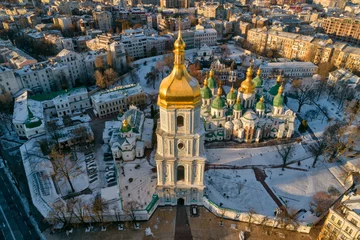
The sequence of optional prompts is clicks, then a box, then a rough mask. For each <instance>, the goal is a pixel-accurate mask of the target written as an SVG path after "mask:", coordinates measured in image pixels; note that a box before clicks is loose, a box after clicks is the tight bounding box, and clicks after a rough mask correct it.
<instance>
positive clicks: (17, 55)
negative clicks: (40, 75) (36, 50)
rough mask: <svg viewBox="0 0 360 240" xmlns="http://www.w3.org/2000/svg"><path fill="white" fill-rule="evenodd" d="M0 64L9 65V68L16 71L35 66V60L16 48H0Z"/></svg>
mask: <svg viewBox="0 0 360 240" xmlns="http://www.w3.org/2000/svg"><path fill="white" fill-rule="evenodd" d="M0 62H1V63H9V65H10V67H12V68H14V69H18V68H22V67H23V66H26V65H29V64H35V63H37V60H36V59H34V58H33V57H31V56H30V55H28V54H26V53H24V52H23V51H21V50H20V49H18V48H16V47H0Z"/></svg>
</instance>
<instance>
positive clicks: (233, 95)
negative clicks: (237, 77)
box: [226, 91, 237, 100]
mask: <svg viewBox="0 0 360 240" xmlns="http://www.w3.org/2000/svg"><path fill="white" fill-rule="evenodd" d="M236 96H237V93H236V91H230V92H229V93H228V94H227V95H226V99H228V100H235V99H236Z"/></svg>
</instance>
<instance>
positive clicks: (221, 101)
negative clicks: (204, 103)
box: [211, 96, 225, 109]
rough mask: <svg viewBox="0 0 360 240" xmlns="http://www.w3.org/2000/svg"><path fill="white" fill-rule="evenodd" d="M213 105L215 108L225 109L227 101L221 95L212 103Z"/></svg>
mask: <svg viewBox="0 0 360 240" xmlns="http://www.w3.org/2000/svg"><path fill="white" fill-rule="evenodd" d="M211 107H212V108H215V109H223V108H224V107H225V101H224V99H222V98H221V97H220V96H217V97H216V98H215V99H214V100H213V102H212V104H211Z"/></svg>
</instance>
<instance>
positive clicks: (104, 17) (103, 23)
mask: <svg viewBox="0 0 360 240" xmlns="http://www.w3.org/2000/svg"><path fill="white" fill-rule="evenodd" d="M93 16H94V20H95V21H96V24H97V25H96V26H97V28H98V29H100V30H101V31H103V32H107V31H109V30H110V29H112V15H111V12H108V11H94V12H93Z"/></svg>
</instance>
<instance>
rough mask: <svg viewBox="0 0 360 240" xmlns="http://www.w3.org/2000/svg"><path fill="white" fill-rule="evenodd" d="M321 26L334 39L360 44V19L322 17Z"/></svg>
mask: <svg viewBox="0 0 360 240" xmlns="http://www.w3.org/2000/svg"><path fill="white" fill-rule="evenodd" d="M320 21H321V28H322V29H323V30H324V32H325V33H326V34H328V35H329V36H331V38H332V39H333V40H338V41H342V42H347V43H349V44H352V45H355V46H359V45H360V20H359V19H356V18H338V17H328V18H324V19H321V20H320Z"/></svg>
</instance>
